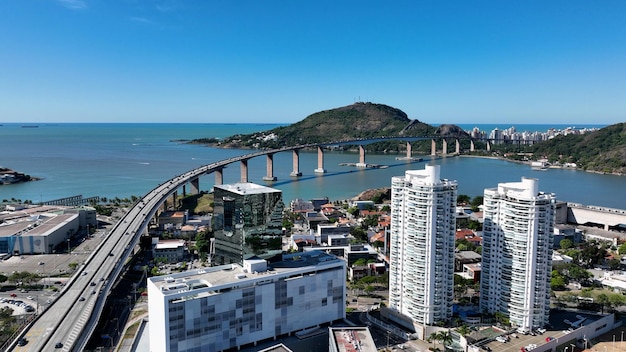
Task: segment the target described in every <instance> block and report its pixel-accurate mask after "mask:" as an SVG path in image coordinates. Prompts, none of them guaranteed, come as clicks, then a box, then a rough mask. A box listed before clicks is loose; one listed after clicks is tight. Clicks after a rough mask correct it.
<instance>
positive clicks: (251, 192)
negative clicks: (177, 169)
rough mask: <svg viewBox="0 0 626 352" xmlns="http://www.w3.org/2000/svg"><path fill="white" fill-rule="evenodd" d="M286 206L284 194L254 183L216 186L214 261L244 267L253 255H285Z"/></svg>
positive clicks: (264, 256)
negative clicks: (284, 220)
mask: <svg viewBox="0 0 626 352" xmlns="http://www.w3.org/2000/svg"><path fill="white" fill-rule="evenodd" d="M284 207H285V206H284V204H283V200H282V192H281V191H280V190H277V189H274V188H270V187H265V186H261V185H257V184H254V183H234V184H228V185H216V186H215V187H214V206H213V231H214V234H215V253H214V256H213V261H214V262H215V263H217V264H228V263H240V264H241V263H242V262H243V260H244V259H246V258H248V257H251V256H255V255H256V256H259V257H261V258H268V257H271V256H273V255H276V254H279V253H281V251H282V216H283V210H284Z"/></svg>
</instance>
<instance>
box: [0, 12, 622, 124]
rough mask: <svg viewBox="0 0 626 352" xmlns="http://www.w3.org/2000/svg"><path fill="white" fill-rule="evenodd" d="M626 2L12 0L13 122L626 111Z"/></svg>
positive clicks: (435, 120) (519, 117)
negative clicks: (362, 109) (357, 105)
mask: <svg viewBox="0 0 626 352" xmlns="http://www.w3.org/2000/svg"><path fill="white" fill-rule="evenodd" d="M625 15H626V2H623V1H620V0H609V1H605V2H602V4H601V5H598V4H596V3H594V2H589V1H578V0H575V1H551V2H540V1H530V2H524V3H510V2H497V1H482V2H466V1H448V2H444V3H438V2H429V1H397V2H394V3H393V6H389V4H387V3H382V2H376V1H370V0H366V1H358V2H356V1H347V2H339V3H338V2H331V1H327V0H322V1H315V2H305V3H301V2H297V3H290V2H287V3H285V2H277V1H265V2H258V1H237V2H230V1H224V2H217V1H178V0H156V1H114V2H103V1H96V0H42V1H5V2H2V3H0V23H2V24H3V27H4V31H3V33H4V35H2V36H0V47H1V48H2V51H1V54H0V67H2V70H3V74H2V76H3V77H2V80H0V123H2V122H5V123H10V122H20V123H22V122H36V123H46V122H49V123H52V122H58V123H61V122H179V123H194V122H203V123H221V122H233V123H250V122H263V123H286V124H289V123H294V122H298V121H300V120H302V119H304V118H305V117H307V116H308V115H310V114H312V113H315V112H318V111H321V110H327V109H333V108H336V107H341V106H345V105H350V104H352V103H354V102H357V101H371V102H374V103H380V104H386V105H390V106H393V107H395V108H398V109H401V110H402V111H404V112H406V113H407V114H408V116H409V118H411V119H418V120H420V121H423V122H426V123H429V124H440V123H454V124H464V123H476V124H491V123H501V122H503V121H506V123H507V124H511V125H514V124H521V123H524V124H536V123H544V124H550V123H552V124H571V125H577V124H594V123H600V124H607V125H609V124H614V123H619V122H624V121H626V106H625V105H624V104H623V101H624V100H626V67H625V66H624V65H623V61H624V57H625V56H626V46H624V45H622V43H624V42H626V23H625V22H624V21H623V18H624V16H625Z"/></svg>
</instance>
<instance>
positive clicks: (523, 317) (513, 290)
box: [480, 178, 556, 331]
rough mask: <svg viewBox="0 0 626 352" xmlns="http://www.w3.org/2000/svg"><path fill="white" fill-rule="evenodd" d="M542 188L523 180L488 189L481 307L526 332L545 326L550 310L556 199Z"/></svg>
mask: <svg viewBox="0 0 626 352" xmlns="http://www.w3.org/2000/svg"><path fill="white" fill-rule="evenodd" d="M538 187H539V185H538V180H537V179H532V178H522V181H521V182H510V183H500V184H498V187H497V188H489V189H485V193H484V209H483V216H484V223H483V251H482V256H483V257H482V274H481V285H480V286H481V287H480V310H481V311H486V312H489V313H496V312H500V313H503V314H505V315H507V316H508V317H509V320H510V322H511V324H512V325H514V326H517V327H518V328H519V329H522V330H526V331H527V330H529V329H532V328H536V327H543V326H544V325H545V324H547V323H548V318H549V312H550V270H551V268H552V241H553V229H554V217H555V209H556V206H555V204H556V197H555V196H554V194H545V193H542V192H539V191H538Z"/></svg>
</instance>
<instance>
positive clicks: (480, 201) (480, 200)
mask: <svg viewBox="0 0 626 352" xmlns="http://www.w3.org/2000/svg"><path fill="white" fill-rule="evenodd" d="M483 201H484V197H483V196H476V197H474V199H472V204H471V205H472V210H473V211H478V207H479V206H480V205H483Z"/></svg>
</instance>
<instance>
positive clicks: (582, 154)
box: [529, 123, 626, 174]
mask: <svg viewBox="0 0 626 352" xmlns="http://www.w3.org/2000/svg"><path fill="white" fill-rule="evenodd" d="M529 151H530V152H532V153H533V154H534V156H535V158H541V157H545V158H547V159H548V160H549V161H550V162H552V163H554V162H559V163H561V164H563V163H576V164H577V165H578V168H580V169H583V170H589V171H597V172H606V173H620V174H626V123H619V124H615V125H611V126H608V127H605V128H602V129H600V130H598V131H595V132H592V133H587V134H584V135H568V136H557V137H555V138H553V139H551V140H549V141H545V142H541V143H538V144H535V145H533V146H532V147H530V148H529Z"/></svg>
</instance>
